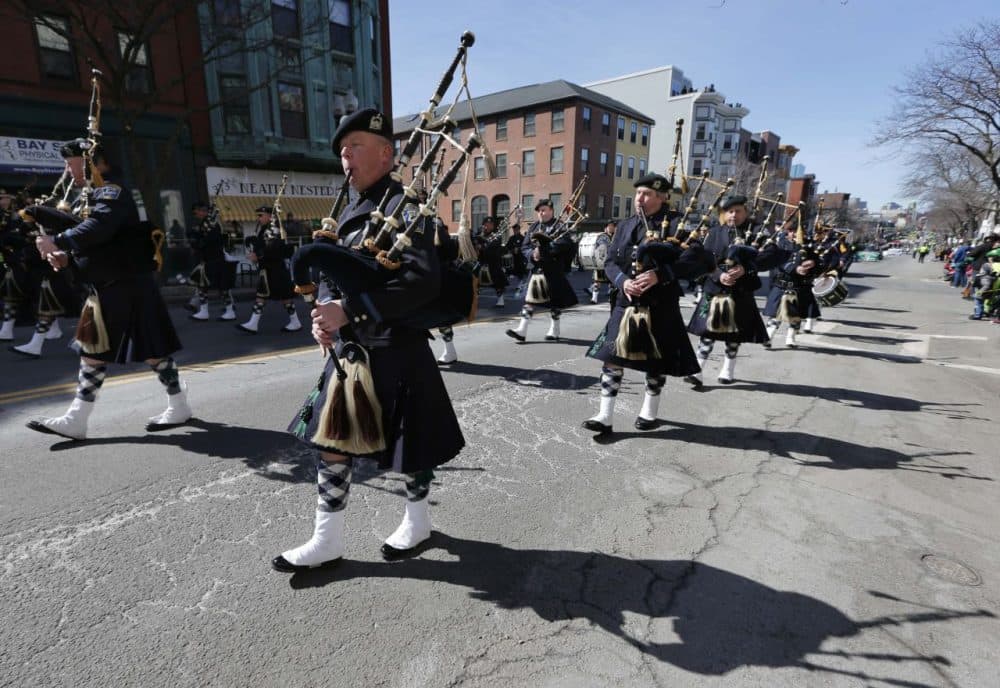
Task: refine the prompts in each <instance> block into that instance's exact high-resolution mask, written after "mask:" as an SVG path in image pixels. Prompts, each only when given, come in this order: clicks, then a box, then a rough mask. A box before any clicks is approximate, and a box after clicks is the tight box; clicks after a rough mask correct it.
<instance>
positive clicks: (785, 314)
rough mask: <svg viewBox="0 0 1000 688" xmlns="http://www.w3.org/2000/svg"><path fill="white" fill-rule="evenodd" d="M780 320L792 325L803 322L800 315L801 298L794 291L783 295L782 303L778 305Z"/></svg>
mask: <svg viewBox="0 0 1000 688" xmlns="http://www.w3.org/2000/svg"><path fill="white" fill-rule="evenodd" d="M778 320H780V321H782V322H786V323H790V324H792V325H798V324H799V323H800V322H802V316H801V315H800V314H799V296H798V294H796V293H795V292H794V291H786V292H785V293H784V294H782V295H781V303H779V304H778Z"/></svg>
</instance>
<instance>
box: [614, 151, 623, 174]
mask: <svg viewBox="0 0 1000 688" xmlns="http://www.w3.org/2000/svg"><path fill="white" fill-rule="evenodd" d="M624 165H625V156H623V155H621V154H618V155H616V156H615V176H616V177H621V176H622V167H623V166H624Z"/></svg>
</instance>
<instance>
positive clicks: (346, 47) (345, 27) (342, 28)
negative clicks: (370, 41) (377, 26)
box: [327, 0, 354, 53]
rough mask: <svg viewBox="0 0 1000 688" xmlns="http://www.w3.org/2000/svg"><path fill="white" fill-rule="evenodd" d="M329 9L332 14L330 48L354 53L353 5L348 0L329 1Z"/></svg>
mask: <svg viewBox="0 0 1000 688" xmlns="http://www.w3.org/2000/svg"><path fill="white" fill-rule="evenodd" d="M327 9H328V10H329V12H330V48H331V49H333V50H336V51H338V52H342V53H353V52H354V28H353V27H354V24H353V22H352V21H351V3H350V2H348V1H347V0H328V2H327Z"/></svg>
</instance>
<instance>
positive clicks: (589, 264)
mask: <svg viewBox="0 0 1000 688" xmlns="http://www.w3.org/2000/svg"><path fill="white" fill-rule="evenodd" d="M609 246H611V237H609V236H608V235H607V234H605V233H604V232H590V233H588V234H584V235H583V237H581V238H580V244H579V246H578V248H577V259H578V260H579V262H580V265H582V266H583V267H584V269H586V270H603V269H604V261H605V260H606V259H607V257H608V247H609Z"/></svg>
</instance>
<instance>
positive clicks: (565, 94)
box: [392, 79, 656, 134]
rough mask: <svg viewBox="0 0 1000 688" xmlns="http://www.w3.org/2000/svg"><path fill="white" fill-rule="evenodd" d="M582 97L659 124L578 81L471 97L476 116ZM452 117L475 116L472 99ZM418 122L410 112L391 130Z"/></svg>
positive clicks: (401, 129)
mask: <svg viewBox="0 0 1000 688" xmlns="http://www.w3.org/2000/svg"><path fill="white" fill-rule="evenodd" d="M575 99H580V100H584V101H586V102H589V103H592V104H593V105H599V106H601V107H604V108H607V109H608V110H614V111H616V112H619V113H621V114H623V115H628V116H629V117H631V118H633V119H637V120H640V121H642V122H647V123H649V124H656V122H655V121H654V120H653V118H652V117H649V116H648V115H644V114H642V113H641V112H639V111H638V110H634V109H632V108H630V107H629V106H628V105H626V104H625V103H622V102H621V101H618V100H615V99H614V98H609V97H607V96H605V95H602V94H600V93H597V92H596V91H591V90H590V89H588V88H584V87H583V86H579V85H577V84H574V83H571V82H569V81H565V80H563V79H558V80H556V81H548V82H546V83H544V84H531V85H529V86H519V87H517V88H511V89H508V90H506V91H497V92H496V93H490V94H489V95H485V96H479V97H478V98H473V99H472V106H473V108H474V109H475V111H476V117H477V118H485V117H489V116H490V115H495V114H498V113H501V112H511V111H513V110H523V109H526V108H530V107H533V106H536V105H545V104H547V103H557V102H560V101H565V100H575ZM445 109H446V108H444V107H439V108H437V109H436V110H435V112H434V114H435V115H441V114H443V113H444V111H445ZM452 118H453V119H454V120H455V121H456V122H464V121H467V120H469V119H471V118H472V114H471V113H470V111H469V102H468V101H462V102H460V103H459V104H458V105H456V106H455V110H454V112H453V113H452ZM416 124H417V115H416V114H410V115H406V116H404V117H397V118H396V119H394V120H393V121H392V129H393V132H394V133H395V134H403V133H406V132H409V131H412V130H413V128H414V127H415V126H416Z"/></svg>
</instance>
